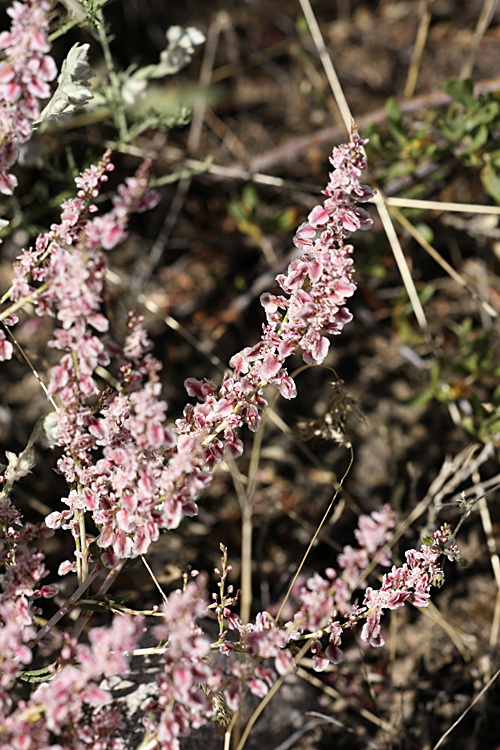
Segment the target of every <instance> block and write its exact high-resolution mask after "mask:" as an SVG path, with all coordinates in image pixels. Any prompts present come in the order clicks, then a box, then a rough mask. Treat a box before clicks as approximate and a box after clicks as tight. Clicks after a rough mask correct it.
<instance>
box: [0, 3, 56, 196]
mask: <svg viewBox="0 0 500 750" xmlns="http://www.w3.org/2000/svg"><path fill="white" fill-rule="evenodd" d="M50 7H51V3H50V0H22V2H19V1H18V2H14V3H13V4H12V6H11V7H10V8H8V10H7V13H8V14H9V16H10V17H11V18H12V26H11V28H10V30H9V31H3V32H2V33H1V34H0V50H4V51H5V59H4V60H2V62H0V193H4V194H5V195H11V194H12V193H13V191H14V188H15V187H16V185H17V179H16V177H15V176H14V175H12V174H9V172H8V170H9V169H10V168H11V167H12V165H13V164H14V163H15V162H16V161H17V156H18V145H19V144H22V143H25V142H26V141H28V140H29V139H30V138H31V134H32V132H33V123H34V122H36V120H37V119H38V116H39V114H40V107H39V104H38V100H39V99H47V98H48V97H49V96H50V94H51V91H50V86H49V81H52V80H53V79H54V78H55V77H56V75H57V68H56V65H55V63H54V60H53V59H52V57H50V56H49V55H48V54H47V52H49V50H50V44H49V41H48V38H47V31H48V27H49V12H50Z"/></svg>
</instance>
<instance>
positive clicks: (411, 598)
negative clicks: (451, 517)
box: [361, 524, 460, 646]
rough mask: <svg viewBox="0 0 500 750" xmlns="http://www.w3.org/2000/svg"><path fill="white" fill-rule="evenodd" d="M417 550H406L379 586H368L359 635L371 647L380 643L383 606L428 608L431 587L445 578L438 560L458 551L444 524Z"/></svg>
mask: <svg viewBox="0 0 500 750" xmlns="http://www.w3.org/2000/svg"><path fill="white" fill-rule="evenodd" d="M426 541H427V542H428V543H425V542H424V544H423V545H422V547H421V548H420V551H419V552H417V551H416V550H408V551H407V552H405V557H406V563H404V565H402V566H401V567H400V568H396V567H395V566H394V567H393V568H392V570H391V571H390V573H386V574H385V575H384V577H383V579H382V585H381V587H380V589H377V590H374V589H372V588H367V590H366V594H365V598H364V601H363V605H364V607H365V610H366V614H365V616H366V623H365V625H364V626H363V630H362V633H361V637H362V638H363V640H365V641H366V642H367V643H370V644H371V645H372V646H383V645H384V639H383V637H382V635H381V632H380V619H381V617H382V614H383V611H384V609H398V607H402V606H403V605H404V604H405V603H406V602H411V603H412V604H414V605H415V606H416V607H427V606H428V604H429V598H430V591H431V587H432V586H441V585H442V583H443V581H444V578H443V571H442V568H441V566H440V565H439V564H438V561H439V559H440V558H441V557H442V556H443V555H444V556H445V557H447V558H448V560H458V559H459V558H460V553H459V551H458V548H457V546H456V544H455V542H454V540H453V536H452V532H451V529H450V527H449V526H448V525H447V524H444V525H443V526H442V527H441V528H440V529H438V530H437V531H435V532H434V534H433V536H432V539H429V540H426Z"/></svg>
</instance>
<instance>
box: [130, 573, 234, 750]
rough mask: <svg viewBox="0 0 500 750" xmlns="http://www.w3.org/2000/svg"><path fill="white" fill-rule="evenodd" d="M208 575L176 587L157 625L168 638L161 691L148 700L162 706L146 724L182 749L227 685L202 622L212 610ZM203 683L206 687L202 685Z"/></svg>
mask: <svg viewBox="0 0 500 750" xmlns="http://www.w3.org/2000/svg"><path fill="white" fill-rule="evenodd" d="M205 585H206V578H205V577H204V576H200V577H198V578H197V579H196V580H194V581H190V582H189V583H188V584H187V586H186V588H185V590H184V591H180V590H179V591H174V592H172V593H171V594H170V595H169V597H168V602H167V604H166V605H165V606H164V607H163V612H164V617H165V619H164V622H163V623H162V624H160V625H157V626H155V627H154V628H153V632H154V634H155V636H156V637H157V638H158V639H159V640H160V641H162V642H167V643H168V648H167V649H166V652H165V658H164V664H163V670H162V673H161V674H160V676H159V677H158V679H157V684H158V688H159V695H158V698H157V699H156V700H151V701H149V702H148V703H147V704H146V706H144V708H145V710H147V711H160V716H159V720H158V723H157V725H156V726H153V724H151V723H150V722H149V723H148V722H146V727H147V729H148V730H149V732H150V733H151V734H154V736H155V737H156V738H157V740H158V742H159V743H160V747H161V748H162V750H179V748H180V745H179V738H180V737H181V736H184V735H187V734H189V732H190V731H191V729H197V728H198V727H200V726H202V725H203V724H205V723H206V722H207V721H208V720H209V719H210V718H212V717H213V716H214V706H213V698H214V696H215V694H216V693H217V692H218V690H219V689H220V687H221V684H222V680H223V676H222V671H221V670H220V669H218V668H215V667H214V666H213V665H212V664H211V660H210V658H209V654H210V641H209V639H208V638H207V636H206V635H205V634H204V633H203V631H202V629H201V628H200V627H199V625H198V624H197V623H196V620H197V619H198V618H200V617H202V616H204V615H206V613H207V604H208V602H207V600H206V598H205V597H206V592H205ZM202 686H203V687H202Z"/></svg>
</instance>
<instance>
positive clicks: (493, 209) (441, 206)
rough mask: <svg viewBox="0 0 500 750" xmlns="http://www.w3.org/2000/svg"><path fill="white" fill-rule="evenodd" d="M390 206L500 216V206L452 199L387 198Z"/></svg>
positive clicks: (386, 200)
mask: <svg viewBox="0 0 500 750" xmlns="http://www.w3.org/2000/svg"><path fill="white" fill-rule="evenodd" d="M385 202H386V204H387V205H388V206H396V207H399V208H422V209H424V210H425V211H456V212H457V213H463V214H487V215H489V214H491V215H493V216H500V206H484V205H482V204H480V203H452V202H450V201H429V200H420V199H418V198H386V199H385Z"/></svg>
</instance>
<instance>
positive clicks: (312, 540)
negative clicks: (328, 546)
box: [274, 446, 354, 623]
mask: <svg viewBox="0 0 500 750" xmlns="http://www.w3.org/2000/svg"><path fill="white" fill-rule="evenodd" d="M349 451H350V454H351V457H350V460H349V466H348V467H347V469H346V470H345V472H344V475H343V476H342V478H341V480H340V482H339V486H338V487H337V489H336V490H335V493H334V495H333V497H332V499H331V500H330V502H329V504H328V508H327V509H326V511H325V513H324V515H323V518H322V519H321V521H320V523H319V525H318V528H317V529H316V531H315V532H314V535H313V537H312V539H311V541H310V542H309V545H308V547H307V549H306V551H305V552H304V555H303V557H302V560H301V561H300V565H299V566H298V568H297V570H296V571H295V575H294V577H293V578H292V580H291V582H290V585H289V587H288V591H287V592H286V595H285V598H284V599H283V601H282V603H281V606H280V608H279V610H278V612H277V614H276V617H275V618H274V622H275V623H277V622H278V621H279V619H280V616H281V613H282V612H283V609H284V607H285V604H286V603H287V601H288V599H289V598H290V594H291V593H292V590H293V587H294V586H295V582H296V580H297V578H298V577H299V575H300V573H301V571H302V568H303V567H304V565H305V562H306V560H307V558H308V556H309V553H310V551H311V550H312V548H313V546H314V544H315V542H316V539H317V538H318V535H319V533H320V531H321V529H322V528H323V526H324V524H325V523H326V519H327V518H328V516H329V515H330V511H331V509H332V507H333V505H334V503H335V500H336V499H337V497H338V494H339V492H340V490H341V487H342V485H343V484H344V480H345V479H346V477H347V475H348V474H349V472H350V470H351V467H352V465H353V463H354V451H353V449H352V446H351V447H350V449H349Z"/></svg>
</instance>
